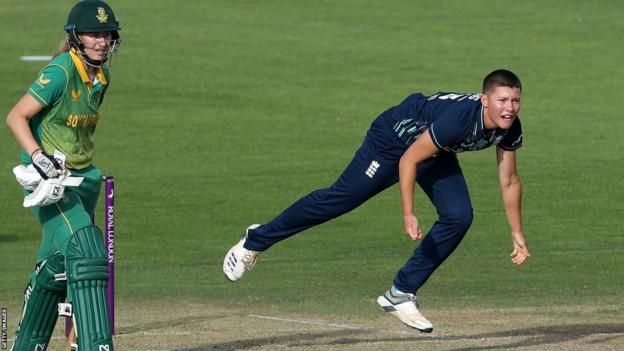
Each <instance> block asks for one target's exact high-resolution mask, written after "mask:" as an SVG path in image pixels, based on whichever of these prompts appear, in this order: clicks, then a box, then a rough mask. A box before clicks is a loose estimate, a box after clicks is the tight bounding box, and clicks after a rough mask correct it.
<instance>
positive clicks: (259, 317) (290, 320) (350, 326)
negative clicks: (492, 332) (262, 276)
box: [247, 314, 435, 337]
mask: <svg viewBox="0 0 624 351" xmlns="http://www.w3.org/2000/svg"><path fill="white" fill-rule="evenodd" d="M247 317H249V318H257V319H268V320H274V321H280V322H290V323H298V324H311V325H319V326H323V327H331V328H339V329H349V330H362V331H373V332H383V333H393V334H401V335H411V336H414V335H420V336H425V335H422V334H420V333H414V332H406V331H399V330H385V329H378V328H368V327H358V326H353V325H347V324H336V323H325V322H321V321H313V320H303V319H292V318H280V317H271V316H260V315H257V314H250V315H247ZM427 336H431V337H435V335H431V334H429V335H427Z"/></svg>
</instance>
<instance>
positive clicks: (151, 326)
mask: <svg viewBox="0 0 624 351" xmlns="http://www.w3.org/2000/svg"><path fill="white" fill-rule="evenodd" d="M225 317H226V316H218V315H217V316H193V317H182V318H177V319H168V320H162V321H156V322H148V323H143V324H136V325H133V326H130V327H123V328H116V330H115V334H116V335H124V334H135V333H141V332H147V331H150V330H156V329H162V328H172V327H177V326H180V325H187V324H194V323H202V322H208V321H212V320H215V319H221V318H225Z"/></svg>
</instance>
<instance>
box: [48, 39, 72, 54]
mask: <svg viewBox="0 0 624 351" xmlns="http://www.w3.org/2000/svg"><path fill="white" fill-rule="evenodd" d="M67 51H69V44H67V40H66V39H63V41H62V42H61V43H60V44H59V47H58V50H56V53H55V54H54V56H52V58H55V57H57V56H59V55H61V54H63V53H66V52H67Z"/></svg>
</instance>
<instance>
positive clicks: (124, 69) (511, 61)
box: [0, 0, 624, 350]
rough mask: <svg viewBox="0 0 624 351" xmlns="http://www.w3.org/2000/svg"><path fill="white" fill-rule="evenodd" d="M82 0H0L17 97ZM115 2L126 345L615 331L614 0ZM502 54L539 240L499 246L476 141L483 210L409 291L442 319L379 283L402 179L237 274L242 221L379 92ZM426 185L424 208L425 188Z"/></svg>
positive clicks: (622, 336) (621, 320)
mask: <svg viewBox="0 0 624 351" xmlns="http://www.w3.org/2000/svg"><path fill="white" fill-rule="evenodd" d="M174 3H175V4H174ZM72 4H73V1H66V0H64V1H55V2H41V1H34V0H24V1H19V2H17V1H4V2H2V3H0V13H2V15H1V16H0V18H2V21H1V23H2V24H1V25H0V27H1V28H2V31H3V35H4V38H5V40H4V46H3V47H4V49H3V50H2V51H1V53H0V55H1V57H2V63H1V64H0V76H1V77H3V78H2V85H1V86H2V88H3V94H0V111H2V112H3V113H4V115H6V113H7V112H8V111H9V109H10V108H11V107H12V106H13V104H14V103H15V102H16V101H17V100H18V99H19V97H20V96H21V95H22V94H23V93H24V92H25V91H26V90H27V88H28V86H29V85H30V84H31V83H32V81H33V80H34V78H35V76H36V74H37V72H38V70H39V69H40V68H41V67H42V66H43V63H25V62H20V60H19V57H20V56H22V55H51V54H52V53H53V52H54V51H55V49H56V46H57V44H58V43H59V42H60V41H61V39H62V38H63V32H62V28H63V25H64V23H65V20H66V16H67V13H68V11H69V9H70V8H71V6H72ZM110 4H111V5H112V7H113V8H114V9H115V12H116V15H117V18H118V20H119V21H120V22H121V25H122V28H123V30H122V32H121V34H122V37H123V44H122V50H121V53H120V54H119V56H118V59H117V62H116V64H115V65H114V66H113V67H112V69H111V76H112V85H111V88H110V89H109V92H108V95H107V97H106V101H105V103H104V105H103V107H102V110H101V121H100V124H99V126H98V131H97V133H96V143H97V156H96V165H97V166H98V167H100V168H101V169H102V170H103V171H104V172H105V173H106V174H112V175H114V176H115V178H116V181H117V184H116V192H117V194H116V195H117V197H116V201H117V203H116V205H117V227H118V233H117V242H116V245H117V247H116V249H117V263H116V267H117V272H116V278H117V281H116V285H117V316H118V320H117V327H118V336H117V337H116V339H115V340H116V343H117V345H116V346H117V349H120V350H248V349H249V350H250V349H254V350H255V349H260V350H276V349H294V350H308V349H310V350H316V349H318V350H380V349H383V350H403V349H405V350H407V349H409V350H417V349H422V350H489V349H494V350H507V349H530V350H551V349H552V350H562V349H565V350H621V349H623V348H624V307H623V306H624V304H623V303H624V294H623V293H622V291H623V290H624V270H623V268H622V267H624V256H623V255H622V252H623V250H624V236H623V235H622V234H623V230H622V223H623V222H622V217H623V215H624V205H623V204H624V181H623V179H624V162H623V161H624V159H623V157H622V155H623V153H622V149H623V148H624V142H623V141H622V135H623V130H624V119H623V118H622V116H621V114H622V112H621V106H622V102H621V101H622V98H621V96H620V95H621V92H622V91H624V80H622V77H623V76H624V68H623V66H622V64H621V59H622V53H623V50H622V44H621V42H622V40H621V33H622V31H623V30H624V19H622V16H621V14H622V13H623V12H624V3H622V2H618V1H607V0H603V1H592V2H585V1H556V0H552V1H524V2H514V1H474V2H467V1H459V0H455V1H444V2H431V1H400V2H399V1H389V2H386V1H374V0H358V1H355V0H351V1H322V0H318V1H212V0H211V1H180V2H170V1H161V0H153V1H145V0H137V1H119V0H111V1H110ZM501 67H505V68H509V69H511V70H513V71H514V72H516V73H517V74H518V75H519V76H520V78H521V79H522V81H523V86H524V94H523V108H522V112H521V114H520V115H521V118H522V122H523V129H524V147H523V148H522V149H521V151H519V155H518V160H519V167H520V172H521V176H522V180H523V186H524V202H523V209H524V230H525V234H526V235H527V238H528V240H529V246H530V249H531V253H532V257H531V259H530V260H529V261H528V262H527V263H526V264H525V265H524V266H522V267H515V266H514V265H512V264H511V263H510V262H509V257H508V254H509V252H510V251H511V248H512V247H511V242H510V239H509V234H508V232H509V229H508V226H507V223H506V219H505V215H504V212H503V209H502V204H501V200H500V192H499V189H498V183H497V171H496V163H495V152H494V150H493V149H492V150H485V151H481V152H478V153H470V154H462V155H461V156H460V159H461V162H462V167H463V170H464V173H465V175H466V178H467V181H468V184H469V186H470V189H471V196H472V200H473V206H474V208H475V221H474V223H473V225H472V227H471V230H470V232H469V234H468V236H467V237H466V239H465V240H464V242H463V243H462V245H461V246H460V247H459V248H458V250H457V251H456V252H455V254H454V255H453V256H451V258H450V259H449V260H447V262H446V263H445V264H444V265H443V266H442V267H441V268H440V269H439V270H438V271H437V272H436V274H434V276H433V277H432V279H430V281H429V282H428V283H427V285H426V286H425V287H424V288H423V289H421V290H420V291H419V296H420V298H421V302H422V310H423V313H424V314H425V315H427V316H429V317H430V319H432V321H433V322H434V324H436V336H434V337H428V336H423V335H421V334H418V333H415V332H413V331H411V330H409V329H406V328H404V327H403V326H402V325H401V324H400V323H399V322H398V321H397V320H395V319H394V318H392V317H390V316H386V315H384V314H383V313H382V312H381V310H380V309H379V308H378V307H377V305H376V303H375V299H376V297H377V296H378V294H380V293H382V292H383V291H385V290H386V289H387V288H388V287H389V286H390V285H391V283H392V278H393V276H394V273H395V272H396V271H397V270H398V268H399V267H400V266H401V265H402V264H403V263H404V261H405V260H406V259H407V258H408V257H409V255H410V254H411V252H412V250H413V249H414V248H415V246H414V243H412V242H411V241H410V240H408V238H407V237H406V236H404V235H403V234H402V219H401V210H400V198H399V192H398V188H397V187H393V188H390V189H389V190H387V191H386V192H384V193H382V194H380V195H379V196H377V197H376V198H374V199H373V200H371V201H369V202H368V203H366V204H365V205H364V206H362V207H360V208H358V209H357V210H355V211H353V212H352V213H350V214H348V215H346V216H344V217H341V218H339V219H336V220H334V221H332V222H330V223H327V224H324V225H322V226H319V227H316V228H313V229H311V230H309V231H307V232H304V233H302V234H300V235H298V236H295V237H293V238H291V239H289V240H286V241H284V242H282V243H280V244H278V245H276V246H275V247H273V248H272V249H271V250H270V251H268V252H266V253H264V254H263V255H262V256H261V259H260V261H259V264H258V265H257V267H256V268H255V269H254V271H253V272H251V273H250V274H249V275H248V276H245V278H244V279H243V280H242V281H240V282H238V283H236V284H231V283H229V282H227V281H226V279H225V278H224V277H223V274H222V271H221V265H222V259H223V256H224V255H225V253H226V252H227V250H228V249H229V248H230V246H232V245H233V244H234V243H235V242H236V241H237V240H238V239H239V236H240V235H241V234H242V231H243V230H244V229H245V228H246V226H248V225H249V224H251V223H256V222H266V221H268V220H270V219H272V218H273V216H275V215H277V214H278V213H279V211H281V210H282V209H283V208H285V207H286V206H288V205H290V204H291V203H292V202H293V201H295V200H297V199H298V198H299V197H300V196H302V195H304V194H306V193H307V192H309V191H311V190H314V189H317V188H323V187H326V186H328V185H329V184H331V182H333V181H334V180H335V178H336V177H337V176H338V175H339V174H340V172H341V171H342V169H343V167H344V166H345V165H346V164H347V162H349V161H350V159H351V157H352V155H353V153H354V151H355V150H356V149H357V147H359V145H360V142H361V140H362V138H363V136H364V133H365V131H366V129H367V128H368V126H369V125H370V122H371V121H372V120H373V119H374V118H375V117H376V116H377V115H378V114H379V113H380V112H381V111H383V110H385V109H386V108H387V107H389V106H391V105H393V104H396V103H398V102H400V101H401V100H402V99H403V98H404V97H405V96H407V95H408V94H410V93H412V92H415V91H421V92H424V93H427V94H429V93H434V92H437V91H468V92H473V91H478V90H479V89H480V84H481V79H482V78H483V76H484V75H485V74H487V73H489V72H490V71H492V70H493V69H496V68H501ZM0 147H1V150H2V153H0V166H1V168H0V170H1V171H0V187H1V189H2V191H1V192H0V201H1V202H2V203H3V204H4V205H3V211H2V212H3V214H2V217H1V219H2V220H1V222H2V223H1V225H0V257H1V258H2V274H1V281H0V305H1V307H6V308H8V312H9V338H12V337H13V336H14V329H15V326H16V324H17V321H18V317H19V314H20V313H21V310H20V307H21V303H22V294H23V289H24V286H25V283H26V279H27V277H28V275H29V274H30V271H31V269H32V265H33V263H34V258H35V254H36V251H37V248H38V244H39V240H40V236H41V231H40V227H39V226H38V224H37V223H36V222H35V220H34V218H33V216H32V214H31V213H30V211H29V210H27V209H24V208H22V207H21V192H20V190H19V188H18V185H17V183H16V182H15V180H14V179H13V175H12V173H11V169H12V167H13V166H15V165H16V164H17V162H18V146H17V144H16V142H15V141H14V139H13V138H12V136H11V134H10V132H9V130H8V128H6V127H4V128H0ZM417 208H418V214H419V218H420V220H421V222H423V223H424V225H425V226H427V227H428V226H429V225H431V224H432V223H433V221H434V220H435V211H434V209H433V208H432V206H431V205H430V204H429V202H428V201H427V200H426V198H425V197H424V196H423V194H422V193H421V192H420V191H418V193H417ZM100 220H101V216H100ZM267 318H273V319H267ZM302 321H308V322H309V323H304V322H302ZM311 321H313V322H311ZM59 335H60V334H59ZM54 340H55V341H54V342H55V343H57V344H59V345H60V343H61V342H62V340H61V338H60V336H57V337H56V338H55V339H54ZM9 346H10V345H9ZM59 348H60V346H59Z"/></svg>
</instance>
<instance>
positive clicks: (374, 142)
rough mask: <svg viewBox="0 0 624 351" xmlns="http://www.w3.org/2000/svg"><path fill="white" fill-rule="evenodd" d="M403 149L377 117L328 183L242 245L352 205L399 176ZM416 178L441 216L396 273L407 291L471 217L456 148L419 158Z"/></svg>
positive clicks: (265, 241)
mask: <svg viewBox="0 0 624 351" xmlns="http://www.w3.org/2000/svg"><path fill="white" fill-rule="evenodd" d="M405 149H406V147H405V145H404V144H403V143H402V142H401V141H400V140H399V139H398V137H396V134H395V133H394V132H393V131H392V128H391V126H390V125H388V124H387V122H386V121H385V120H384V119H383V118H381V117H380V118H377V119H376V120H375V121H374V122H373V124H372V126H371V128H370V129H369V130H368V133H367V135H366V137H365V139H364V142H363V144H362V146H361V147H360V148H359V150H358V151H357V152H356V153H355V157H354V158H353V160H352V161H351V163H350V164H349V165H348V166H347V168H346V169H345V170H344V171H343V173H342V174H341V175H340V177H339V178H338V180H337V181H336V182H335V183H334V184H333V185H332V186H331V187H329V188H327V189H318V190H315V191H313V192H311V193H309V194H308V195H306V196H304V197H303V198H301V199H299V200H298V201H297V202H295V203H294V204H292V205H291V206H290V207H288V208H287V209H286V210H284V212H282V213H281V214H280V215H279V216H277V217H276V218H275V219H273V220H272V221H270V222H269V223H267V224H264V225H262V226H260V227H258V228H256V229H255V230H251V231H250V232H249V235H248V237H247V240H246V242H245V248H246V249H248V250H254V251H264V250H266V249H268V248H269V247H271V246H272V245H273V244H275V243H277V242H279V241H281V240H284V239H286V238H288V237H290V236H292V235H295V234H297V233H299V232H301V231H303V230H305V229H307V228H310V227H312V226H315V225H318V224H321V223H324V222H327V221H329V220H331V219H334V218H336V217H338V216H340V215H342V214H344V213H347V212H349V211H351V210H353V209H355V208H356V207H358V206H359V205H361V204H362V203H364V202H366V201H367V200H368V199H370V198H371V197H373V196H375V195H376V194H377V193H379V192H381V191H383V190H384V189H386V188H388V187H390V186H391V185H393V184H395V183H397V182H398V180H399V174H398V172H399V160H400V158H401V155H402V154H403V153H404V152H405ZM417 182H418V184H419V186H420V187H421V188H422V189H423V190H424V191H425V193H426V194H427V196H428V197H429V199H430V200H431V202H432V203H433V205H434V206H435V208H436V210H437V213H438V216H439V218H438V220H437V221H436V222H435V223H434V225H433V226H432V228H431V230H430V231H429V233H428V234H427V235H426V236H425V237H424V238H423V239H422V240H421V243H420V245H419V246H418V247H417V248H416V250H415V251H414V253H413V255H412V257H410V259H409V260H408V261H407V263H406V264H405V265H404V266H403V267H402V268H401V269H400V270H399V272H398V273H397V274H396V276H395V278H394V286H396V287H397V288H398V289H399V290H401V291H404V292H410V293H415V292H416V291H417V290H418V288H420V287H421V286H422V285H423V284H424V283H425V282H426V281H427V279H428V278H429V276H430V275H431V274H432V273H433V271H434V270H435V269H436V268H437V267H438V266H440V264H442V262H444V260H445V259H446V258H447V257H448V256H449V255H450V254H451V253H452V252H453V251H454V250H455V248H456V247H457V246H458V245H459V243H460V242H461V240H462V239H463V237H464V235H465V234H466V232H467V231H468V228H469V227H470V224H471V223H472V205H471V202H470V196H469V194H468V187H467V185H466V181H465V179H464V176H463V174H462V171H461V168H460V166H459V162H458V160H457V156H456V155H455V154H452V153H447V152H440V153H439V154H438V155H437V156H435V157H432V158H431V159H429V160H426V161H424V162H421V163H420V164H419V165H418V173H417Z"/></svg>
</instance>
